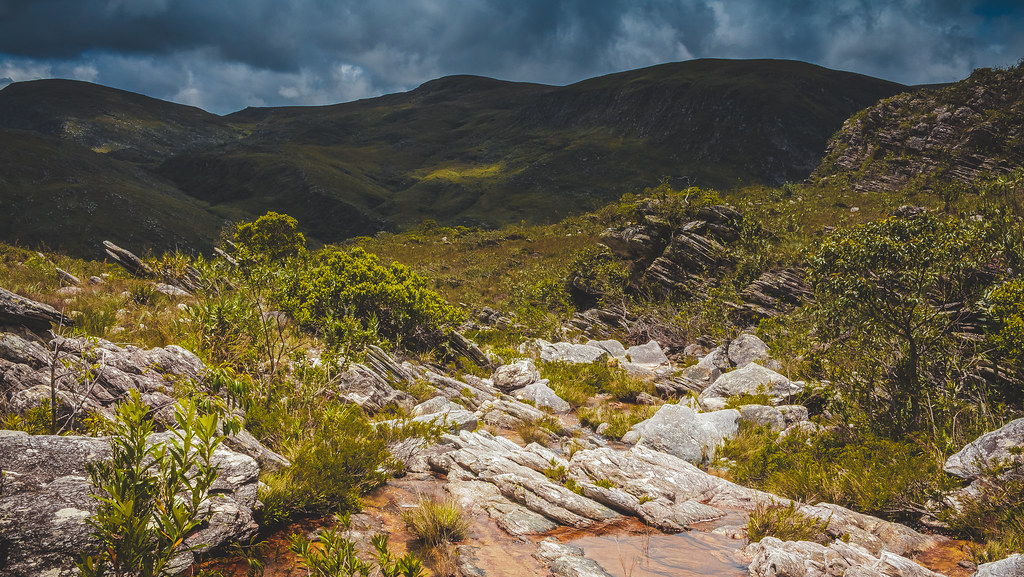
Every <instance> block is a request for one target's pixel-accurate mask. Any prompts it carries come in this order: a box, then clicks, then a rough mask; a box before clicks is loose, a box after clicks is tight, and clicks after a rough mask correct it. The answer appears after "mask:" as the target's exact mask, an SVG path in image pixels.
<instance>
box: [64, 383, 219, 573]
mask: <svg viewBox="0 0 1024 577" xmlns="http://www.w3.org/2000/svg"><path fill="white" fill-rule="evenodd" d="M147 412H148V409H147V407H146V406H145V405H143V404H142V401H141V400H140V398H139V396H138V393H136V392H134V391H133V392H132V396H131V399H130V400H129V401H128V402H126V403H122V404H120V405H118V407H117V417H116V421H115V423H114V434H113V435H112V436H111V438H110V450H111V455H110V459H109V460H107V461H99V462H97V463H95V464H92V465H90V466H89V479H90V482H91V483H92V485H93V487H94V488H95V490H96V494H95V498H96V500H97V502H98V506H97V509H96V513H95V514H94V515H93V516H92V517H91V518H90V519H89V524H90V525H92V527H93V528H94V529H95V531H94V532H93V534H92V535H93V537H94V538H95V539H96V540H97V541H99V543H100V547H99V552H98V553H96V554H95V555H84V556H83V557H82V560H81V561H80V562H79V563H78V564H77V566H78V570H79V571H81V573H82V575H85V576H87V577H101V576H103V575H108V574H113V575H117V576H121V575H132V576H137V577H158V576H160V575H163V574H164V568H165V567H166V566H167V564H168V563H169V562H170V560H171V559H172V558H173V557H174V556H175V555H176V554H177V553H179V552H180V551H181V550H182V549H183V547H184V546H183V545H182V541H183V540H184V539H185V538H186V537H188V536H189V535H190V534H191V533H192V532H193V531H194V530H195V529H196V528H197V527H198V526H199V525H200V524H202V523H203V521H204V520H205V519H206V517H208V516H209V512H207V513H205V514H204V513H203V512H202V511H203V509H202V508H201V504H202V503H203V502H204V501H205V500H206V499H207V496H208V494H209V491H210V488H211V487H212V485H213V482H214V480H216V478H217V467H216V466H215V465H214V464H213V451H214V449H216V448H217V446H218V445H219V444H220V443H221V442H222V441H223V440H224V438H223V437H220V436H218V435H217V422H218V416H217V415H215V414H210V415H198V414H197V412H196V407H195V405H193V404H191V403H186V404H185V405H184V406H183V407H179V409H178V410H176V411H175V422H176V426H177V429H175V430H173V431H172V437H171V439H170V440H169V441H168V442H166V443H149V442H148V441H149V436H150V434H151V433H152V432H153V422H152V421H151V420H149V419H147V418H146V416H147Z"/></svg>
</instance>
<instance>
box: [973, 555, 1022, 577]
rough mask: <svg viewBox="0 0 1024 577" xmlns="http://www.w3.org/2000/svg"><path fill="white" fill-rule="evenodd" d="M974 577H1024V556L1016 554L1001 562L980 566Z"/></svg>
mask: <svg viewBox="0 0 1024 577" xmlns="http://www.w3.org/2000/svg"><path fill="white" fill-rule="evenodd" d="M974 577H1024V555H1022V554H1020V553H1016V554H1014V555H1010V556H1009V557H1007V558H1005V559H1002V560H1000V561H993V562H992V563H983V564H981V565H978V572H977V573H975V574H974Z"/></svg>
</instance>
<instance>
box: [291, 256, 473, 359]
mask: <svg viewBox="0 0 1024 577" xmlns="http://www.w3.org/2000/svg"><path fill="white" fill-rule="evenodd" d="M280 298H281V302H282V305H283V306H284V307H285V308H286V310H288V311H289V312H290V313H291V314H292V316H293V317H294V318H295V320H296V321H297V322H298V323H299V325H301V326H302V327H304V328H306V329H309V330H312V331H314V332H315V333H317V334H318V335H320V336H322V337H323V338H324V339H325V340H327V342H328V343H329V344H331V345H332V346H334V347H341V346H344V345H345V344H346V343H348V342H350V341H352V340H353V339H356V340H358V341H364V340H372V339H374V338H375V337H378V336H379V337H380V338H382V339H386V340H388V341H390V342H391V343H395V344H397V343H402V344H404V345H406V346H409V347H412V348H419V349H430V348H432V347H435V346H437V345H438V344H440V343H441V342H442V341H443V340H444V337H445V336H446V335H447V332H448V331H449V330H450V327H451V326H452V325H454V324H457V323H458V322H460V321H461V320H462V316H463V315H462V312H461V311H459V310H458V309H456V308H455V307H453V306H451V305H449V304H448V303H447V302H445V301H444V299H443V298H441V296H440V295H438V294H437V293H436V292H434V291H433V290H431V289H429V288H427V282H426V279H424V278H423V277H421V276H419V275H418V274H416V273H414V272H412V271H411V270H410V269H409V268H408V267H405V266H403V265H401V264H398V263H392V264H391V265H384V264H383V263H381V261H380V259H378V258H377V257H376V256H375V255H372V254H370V253H367V252H366V251H364V250H363V249H361V248H355V249H352V250H351V251H344V250H339V249H324V250H322V251H320V252H318V253H316V254H315V255H313V256H311V257H310V258H309V259H308V260H307V262H305V263H304V264H303V266H301V267H298V268H297V270H294V271H289V274H288V278H287V280H286V281H285V286H284V289H283V291H282V293H281V295H280Z"/></svg>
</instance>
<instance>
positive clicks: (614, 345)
mask: <svg viewBox="0 0 1024 577" xmlns="http://www.w3.org/2000/svg"><path fill="white" fill-rule="evenodd" d="M584 344H586V345H588V346H591V347H597V348H599V349H602V350H604V351H606V352H607V353H608V354H609V355H611V356H613V357H615V358H617V359H624V358H626V347H624V346H622V343H620V342H619V341H617V340H615V339H608V340H604V341H594V340H590V341H587V342H586V343H584Z"/></svg>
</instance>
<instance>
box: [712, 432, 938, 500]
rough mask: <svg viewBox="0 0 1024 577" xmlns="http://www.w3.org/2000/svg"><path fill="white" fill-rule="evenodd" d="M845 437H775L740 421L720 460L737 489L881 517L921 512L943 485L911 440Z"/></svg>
mask: <svg viewBox="0 0 1024 577" xmlns="http://www.w3.org/2000/svg"><path fill="white" fill-rule="evenodd" d="M851 435H853V436H851V437H849V438H840V437H838V436H837V435H835V434H829V433H819V434H807V433H801V432H793V433H791V434H789V435H786V436H785V437H783V438H781V439H780V438H778V433H776V432H774V431H772V430H771V428H770V427H767V426H764V427H756V426H752V425H751V424H750V423H741V424H740V431H739V433H738V434H737V436H736V437H734V438H733V439H729V440H726V442H725V445H724V446H723V448H722V451H721V452H720V457H722V458H724V459H731V460H732V461H733V464H732V465H731V466H730V467H729V471H730V473H731V475H732V477H733V479H734V480H735V481H736V482H737V483H740V484H742V485H747V486H751V487H755V488H759V489H762V490H765V491H768V492H770V493H773V494H776V495H780V496H783V497H788V498H790V499H796V500H798V501H802V502H809V503H816V502H820V501H825V502H828V503H835V504H837V505H842V506H844V507H849V508H851V509H854V510H856V511H861V512H864V513H869V514H873V515H881V516H890V517H891V516H893V515H896V516H898V515H901V514H910V513H911V512H914V511H918V510H920V508H921V507H922V505H923V503H925V502H927V501H928V499H929V498H931V497H932V496H933V495H934V494H935V493H936V491H937V490H938V488H939V487H940V486H941V485H942V483H943V482H944V481H943V479H944V476H943V474H942V470H941V459H938V458H936V457H935V456H934V455H931V454H929V453H928V452H926V451H924V450H922V449H921V448H920V447H918V446H917V445H915V444H913V443H912V442H910V441H890V440H888V439H884V438H880V437H876V436H873V435H871V434H870V433H866V432H860V431H857V432H852V433H851Z"/></svg>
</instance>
